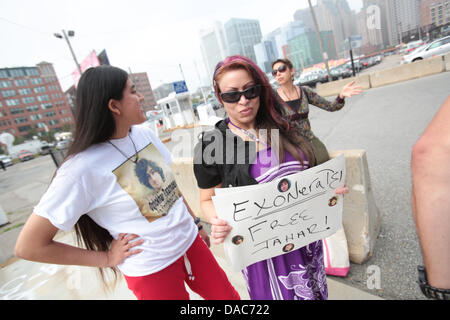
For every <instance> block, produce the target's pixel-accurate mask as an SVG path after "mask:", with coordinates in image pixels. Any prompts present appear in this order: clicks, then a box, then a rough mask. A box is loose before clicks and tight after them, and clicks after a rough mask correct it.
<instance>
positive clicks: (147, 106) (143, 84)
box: [130, 72, 156, 112]
mask: <svg viewBox="0 0 450 320" xmlns="http://www.w3.org/2000/svg"><path fill="white" fill-rule="evenodd" d="M130 78H131V79H132V80H133V83H134V85H135V86H136V90H137V91H138V92H139V93H140V94H142V95H143V96H144V111H145V112H147V111H151V110H155V107H156V99H155V95H154V94H153V90H152V86H151V85H150V81H149V80H148V76H147V73H146V72H140V73H131V74H130Z"/></svg>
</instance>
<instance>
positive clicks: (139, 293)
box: [125, 235, 240, 300]
mask: <svg viewBox="0 0 450 320" xmlns="http://www.w3.org/2000/svg"><path fill="white" fill-rule="evenodd" d="M186 255H187V258H188V260H189V263H190V265H191V270H192V275H193V276H194V279H193V280H191V279H190V278H189V275H188V272H187V269H186V265H185V261H184V256H182V257H180V258H179V259H178V260H177V261H175V262H174V263H172V264H171V265H170V266H168V267H166V268H165V269H163V270H161V271H158V272H156V273H152V274H150V275H147V276H142V277H128V276H125V279H126V281H127V284H128V288H129V289H130V290H131V291H133V293H134V295H135V296H136V297H137V298H138V299H139V300H189V293H188V292H187V291H186V287H185V285H184V283H185V282H186V283H187V285H188V286H189V288H191V290H192V291H194V292H196V293H198V294H199V295H200V296H201V297H202V298H203V299H205V300H239V299H240V297H239V294H238V293H237V291H236V290H235V289H234V287H233V286H232V285H231V283H230V281H229V280H228V278H227V275H226V274H225V272H224V271H223V270H222V268H221V267H220V266H219V264H218V263H217V261H216V259H215V258H214V256H213V254H212V253H211V251H210V250H209V248H208V246H207V245H206V244H205V242H204V241H203V240H202V239H201V237H200V236H199V235H197V238H196V239H195V241H194V243H193V244H192V245H191V247H190V248H189V249H188V251H187V252H186Z"/></svg>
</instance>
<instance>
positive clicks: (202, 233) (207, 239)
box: [198, 228, 211, 248]
mask: <svg viewBox="0 0 450 320" xmlns="http://www.w3.org/2000/svg"><path fill="white" fill-rule="evenodd" d="M198 234H199V235H200V237H201V238H202V239H203V241H205V243H206V245H207V246H208V248H209V247H211V242H210V241H209V236H208V233H207V232H206V230H205V228H202V230H200V231H199V232H198Z"/></svg>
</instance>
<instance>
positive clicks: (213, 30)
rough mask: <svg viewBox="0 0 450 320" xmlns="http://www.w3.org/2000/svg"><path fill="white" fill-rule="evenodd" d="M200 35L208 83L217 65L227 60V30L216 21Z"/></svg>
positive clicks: (202, 30) (201, 31)
mask: <svg viewBox="0 0 450 320" xmlns="http://www.w3.org/2000/svg"><path fill="white" fill-rule="evenodd" d="M199 35H200V49H201V52H202V56H203V62H204V64H205V69H206V72H207V77H208V81H211V79H212V77H213V73H214V68H215V67H216V65H217V63H218V62H219V61H222V60H223V59H225V58H226V57H227V55H228V46H227V40H226V36H225V30H224V28H223V25H222V23H221V22H219V21H216V22H214V23H213V24H212V25H211V26H210V27H207V28H204V29H201V30H200V32H199ZM165 97H166V96H165ZM157 100H159V99H157Z"/></svg>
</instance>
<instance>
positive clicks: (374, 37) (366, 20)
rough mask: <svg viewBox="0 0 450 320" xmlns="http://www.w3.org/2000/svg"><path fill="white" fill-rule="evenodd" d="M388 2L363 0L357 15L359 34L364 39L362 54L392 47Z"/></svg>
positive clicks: (384, 0) (385, 0) (383, 0)
mask: <svg viewBox="0 0 450 320" xmlns="http://www.w3.org/2000/svg"><path fill="white" fill-rule="evenodd" d="M387 2H388V0H363V8H362V10H361V11H360V12H359V13H358V14H357V15H356V21H357V30H358V31H357V33H358V34H359V35H361V37H362V41H363V43H362V49H361V51H362V52H361V53H364V54H366V53H370V52H373V51H376V50H381V49H383V48H385V47H388V46H390V43H389V26H388V16H389V14H388V11H387V9H388V3H387Z"/></svg>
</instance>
